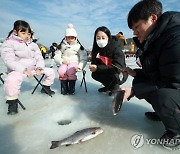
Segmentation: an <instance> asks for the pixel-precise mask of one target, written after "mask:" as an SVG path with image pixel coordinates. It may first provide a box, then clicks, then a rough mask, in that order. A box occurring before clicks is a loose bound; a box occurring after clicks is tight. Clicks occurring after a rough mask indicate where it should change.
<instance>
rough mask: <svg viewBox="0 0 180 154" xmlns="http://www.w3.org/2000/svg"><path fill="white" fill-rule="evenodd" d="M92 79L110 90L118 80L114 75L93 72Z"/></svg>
mask: <svg viewBox="0 0 180 154" xmlns="http://www.w3.org/2000/svg"><path fill="white" fill-rule="evenodd" d="M91 76H92V78H93V79H94V80H96V81H98V82H100V83H102V84H103V85H104V86H105V87H107V88H108V89H110V90H111V89H113V88H114V86H115V85H116V84H118V83H117V79H116V77H115V75H114V74H112V73H99V72H93V73H92V74H91Z"/></svg>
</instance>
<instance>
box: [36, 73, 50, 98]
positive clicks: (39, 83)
mask: <svg viewBox="0 0 180 154" xmlns="http://www.w3.org/2000/svg"><path fill="white" fill-rule="evenodd" d="M44 76H45V74H43V75H42V76H41V78H40V79H38V78H37V77H36V76H35V75H34V78H35V80H36V81H37V82H38V83H37V85H36V86H35V88H34V90H33V91H32V94H34V92H35V91H36V89H37V87H38V86H39V85H41V87H42V88H43V89H44V91H45V92H46V93H47V94H48V95H49V96H51V97H52V95H51V94H50V93H49V92H48V91H47V89H46V88H45V87H44V85H42V83H41V81H42V79H43V78H44Z"/></svg>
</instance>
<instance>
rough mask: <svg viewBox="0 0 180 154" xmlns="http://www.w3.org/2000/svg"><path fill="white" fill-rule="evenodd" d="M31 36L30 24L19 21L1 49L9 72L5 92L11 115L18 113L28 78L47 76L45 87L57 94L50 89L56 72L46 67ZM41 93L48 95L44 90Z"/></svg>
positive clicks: (52, 92)
mask: <svg viewBox="0 0 180 154" xmlns="http://www.w3.org/2000/svg"><path fill="white" fill-rule="evenodd" d="M31 36H32V33H31V28H30V26H29V24H28V23H27V22H25V21H23V20H17V21H16V22H15V23H14V28H13V30H12V31H11V32H10V33H9V36H8V38H7V39H6V41H5V42H4V43H3V44H2V46H1V49H0V51H1V56H2V59H3V61H4V63H5V65H6V66H7V71H8V75H7V77H6V79H5V83H4V90H5V95H6V99H7V101H6V103H8V105H9V106H8V114H10V115H13V114H16V113H18V101H19V100H18V95H19V94H20V87H21V83H22V82H23V80H24V79H25V78H26V77H32V76H33V75H41V74H45V80H44V82H43V85H44V87H45V89H46V90H47V91H48V92H49V93H50V94H55V92H54V91H52V90H51V89H50V86H51V85H52V84H53V82H54V78H55V73H54V70H53V69H52V68H46V67H45V63H44V60H43V58H42V55H41V51H40V49H39V47H38V45H37V44H36V43H34V42H32V41H31ZM41 92H42V93H46V91H45V90H44V89H42V90H41Z"/></svg>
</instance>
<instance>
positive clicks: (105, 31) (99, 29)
mask: <svg viewBox="0 0 180 154" xmlns="http://www.w3.org/2000/svg"><path fill="white" fill-rule="evenodd" d="M99 31H102V32H104V33H106V35H107V36H108V38H109V40H110V39H111V32H110V30H109V29H108V28H107V27H105V26H101V27H98V28H97V29H96V31H95V33H94V42H93V48H92V52H93V51H96V50H97V49H99V47H98V45H97V43H96V35H97V33H98V32H99Z"/></svg>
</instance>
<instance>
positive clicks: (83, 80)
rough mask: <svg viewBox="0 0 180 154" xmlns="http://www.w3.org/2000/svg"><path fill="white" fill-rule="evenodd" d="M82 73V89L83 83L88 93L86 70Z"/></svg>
mask: <svg viewBox="0 0 180 154" xmlns="http://www.w3.org/2000/svg"><path fill="white" fill-rule="evenodd" d="M82 73H83V77H82V80H81V84H80V87H82V85H83V83H84V87H85V91H86V92H87V85H86V71H85V70H82ZM61 92H62V83H61Z"/></svg>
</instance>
